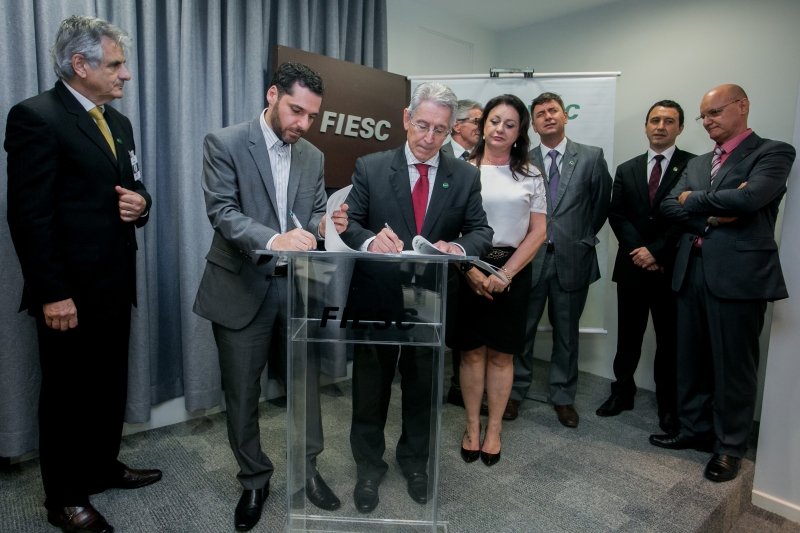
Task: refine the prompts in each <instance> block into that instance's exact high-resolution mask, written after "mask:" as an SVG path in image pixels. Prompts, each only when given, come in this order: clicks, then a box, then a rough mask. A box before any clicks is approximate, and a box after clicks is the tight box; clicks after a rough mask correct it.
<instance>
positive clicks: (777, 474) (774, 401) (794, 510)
mask: <svg viewBox="0 0 800 533" xmlns="http://www.w3.org/2000/svg"><path fill="white" fill-rule="evenodd" d="M794 145H795V146H800V93H798V110H797V115H796V118H795V129H794ZM799 179H800V163H798V162H797V161H795V164H794V168H793V169H792V174H791V175H790V176H789V182H790V185H789V192H788V193H787V194H786V205H787V206H788V207H787V210H786V216H785V217H784V222H785V223H784V225H783V234H782V235H781V260H782V263H783V266H784V274H785V276H786V287H787V288H788V289H789V295H790V298H789V299H788V300H781V301H780V302H777V303H776V304H775V312H774V315H773V316H774V319H773V321H772V332H771V335H770V341H769V363H768V364H767V372H766V379H765V382H764V404H763V405H764V409H763V412H762V415H761V432H760V434H759V439H758V457H757V458H756V477H755V480H754V481H753V503H755V504H756V505H758V506H759V507H763V508H765V509H768V510H770V511H773V512H776V513H779V514H781V515H783V516H785V517H787V518H790V519H792V520H794V521H797V522H800V468H798V465H800V410H798V409H797V406H798V405H799V404H800V380H798V376H800V357H798V351H800V350H798V346H800V269H798V268H787V266H792V265H800V184H798V183H797V180H799Z"/></svg>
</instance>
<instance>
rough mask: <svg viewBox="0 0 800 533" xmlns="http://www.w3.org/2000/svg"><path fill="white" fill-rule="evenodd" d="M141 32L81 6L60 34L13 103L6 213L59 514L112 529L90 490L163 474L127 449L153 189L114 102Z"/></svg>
mask: <svg viewBox="0 0 800 533" xmlns="http://www.w3.org/2000/svg"><path fill="white" fill-rule="evenodd" d="M130 45H131V40H130V37H128V35H127V34H125V32H123V31H122V30H120V29H119V28H117V27H115V26H113V25H111V24H109V23H108V22H106V21H104V20H100V19H96V18H93V17H82V16H72V17H70V18H68V19H66V20H64V21H62V23H61V26H60V27H59V30H58V34H57V35H56V42H55V44H54V45H53V53H52V54H53V67H54V69H55V71H56V75H57V76H58V78H59V81H57V82H56V84H55V87H54V88H53V89H50V90H49V91H45V92H44V93H42V94H40V95H38V96H34V97H33V98H30V99H28V100H25V101H24V102H21V103H19V104H17V105H15V106H14V107H13V108H11V111H10V112H9V114H8V122H7V125H6V139H5V149H6V151H7V152H8V224H9V228H10V230H11V237H12V239H13V241H14V247H15V249H16V251H17V255H18V256H19V261H20V265H21V266H22V274H23V276H24V278H25V287H24V289H23V295H22V305H21V309H20V310H24V309H27V310H28V313H29V314H30V315H31V316H33V317H35V318H36V327H37V332H38V336H39V357H40V361H41V369H42V386H41V393H40V398H39V432H40V437H39V456H40V463H41V469H42V481H43V483H44V489H45V494H46V496H47V499H46V500H45V507H46V508H47V510H48V516H47V518H48V520H49V521H50V523H51V524H53V525H55V526H58V527H60V528H61V529H62V530H63V531H67V532H77V531H100V532H104V533H108V532H111V531H113V529H114V528H113V527H111V526H110V525H109V524H108V523H107V522H106V520H105V518H104V517H103V516H102V515H101V514H100V513H99V512H98V511H97V510H96V509H94V507H92V505H91V504H90V503H89V495H90V494H96V493H99V492H103V491H104V490H105V489H108V488H123V489H134V488H138V487H142V486H145V485H148V484H150V483H154V482H156V481H158V480H159V479H161V472H160V471H158V470H132V469H130V468H128V467H127V466H125V465H124V464H122V463H121V462H119V461H118V460H117V455H118V454H119V446H120V438H121V436H122V423H123V417H124V414H125V403H126V398H127V374H128V338H129V334H130V315H131V304H133V305H136V248H137V246H136V234H135V231H134V227H135V226H136V227H140V226H143V225H144V224H145V223H146V222H147V220H148V216H147V215H148V214H149V210H150V207H151V205H152V202H151V200H150V195H149V194H148V193H147V191H146V190H145V187H144V184H143V183H142V181H141V173H140V172H139V171H138V165H137V160H136V146H135V144H134V140H133V128H132V127H131V123H130V121H129V120H128V119H127V118H126V117H125V116H124V115H122V114H121V113H119V112H118V111H116V110H115V109H114V108H112V107H110V106H107V105H106V104H108V103H109V102H111V101H112V100H114V99H115V98H122V91H123V85H124V83H125V82H126V81H127V80H129V79H130V73H129V72H128V70H127V69H126V68H125V53H124V51H125V49H129V48H130Z"/></svg>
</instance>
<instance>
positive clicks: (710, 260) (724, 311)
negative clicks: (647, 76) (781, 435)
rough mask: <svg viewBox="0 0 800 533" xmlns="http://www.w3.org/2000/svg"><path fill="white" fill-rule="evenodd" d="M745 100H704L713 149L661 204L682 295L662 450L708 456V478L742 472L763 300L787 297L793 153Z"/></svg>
mask: <svg viewBox="0 0 800 533" xmlns="http://www.w3.org/2000/svg"><path fill="white" fill-rule="evenodd" d="M749 111H750V101H749V100H748V98H747V95H746V94H745V92H744V91H743V90H742V88H741V87H739V86H738V85H722V86H720V87H717V88H715V89H712V90H711V91H709V92H708V93H706V95H705V96H704V97H703V100H702V101H701V102H700V116H699V117H697V120H698V121H702V124H703V127H704V128H705V129H706V131H707V132H708V134H709V137H711V139H712V140H713V141H714V143H715V145H714V150H713V151H712V152H710V153H708V154H704V155H701V156H698V157H696V158H695V159H692V160H691V161H690V162H689V164H688V165H687V166H686V170H684V171H683V174H681V177H680V179H679V180H678V184H677V185H676V186H675V188H674V189H673V190H672V192H671V193H670V194H669V195H668V196H667V198H666V199H665V200H664V202H663V203H662V205H661V210H662V212H663V214H664V216H665V217H667V218H668V219H669V220H671V221H672V222H673V223H675V224H677V225H678V226H680V228H681V229H682V230H683V233H682V234H681V236H680V237H679V240H678V250H677V255H676V258H675V272H674V275H673V277H672V288H673V289H674V290H675V291H677V292H678V376H679V378H678V417H679V419H680V422H681V429H680V432H679V433H678V434H677V435H652V436H651V437H650V442H651V444H654V445H655V446H660V447H662V448H670V449H684V448H694V449H698V450H705V451H711V449H712V448H713V452H714V455H713V456H712V458H711V460H710V461H709V462H708V465H707V466H706V469H705V477H706V478H708V479H710V480H711V481H729V480H731V479H734V478H735V477H736V476H737V474H738V473H739V466H740V464H741V458H742V457H743V456H744V453H745V451H746V450H747V439H748V436H749V435H750V426H751V425H752V423H753V414H754V410H755V403H756V390H757V385H758V380H757V372H758V359H759V347H758V337H759V335H760V334H761V329H762V327H763V326H764V313H765V311H766V308H767V302H771V301H775V300H780V299H783V298H787V297H788V296H789V294H788V293H787V291H786V284H785V283H784V280H783V273H782V271H781V263H780V259H779V257H778V245H777V243H776V242H775V219H776V218H777V216H778V206H779V205H780V203H781V199H782V198H783V195H784V194H785V193H786V181H787V179H788V177H789V171H790V170H791V168H792V163H793V162H794V158H795V149H794V148H793V147H792V146H790V145H788V144H786V143H784V142H780V141H771V140H768V139H762V138H761V137H759V136H758V135H756V134H755V133H754V132H753V130H751V129H749V128H748V127H747V116H748V114H749Z"/></svg>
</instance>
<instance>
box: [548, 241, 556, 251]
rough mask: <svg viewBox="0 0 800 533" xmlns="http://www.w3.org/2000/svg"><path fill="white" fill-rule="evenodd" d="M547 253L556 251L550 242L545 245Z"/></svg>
mask: <svg viewBox="0 0 800 533" xmlns="http://www.w3.org/2000/svg"><path fill="white" fill-rule="evenodd" d="M547 251H548V252H550V253H553V252H555V251H556V245H555V244H553V243H552V242H548V243H547Z"/></svg>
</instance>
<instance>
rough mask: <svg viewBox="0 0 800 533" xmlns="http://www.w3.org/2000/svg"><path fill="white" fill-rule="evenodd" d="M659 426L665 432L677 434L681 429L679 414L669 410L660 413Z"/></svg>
mask: <svg viewBox="0 0 800 533" xmlns="http://www.w3.org/2000/svg"><path fill="white" fill-rule="evenodd" d="M658 427H660V428H661V430H662V431H663V432H664V433H667V434H669V435H675V434H677V433H678V432H679V431H680V430H681V421H680V420H678V415H676V414H675V413H672V412H669V413H664V414H659V415H658Z"/></svg>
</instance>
